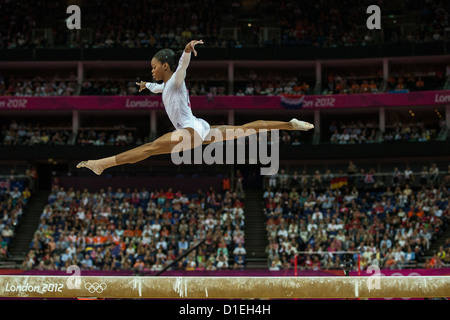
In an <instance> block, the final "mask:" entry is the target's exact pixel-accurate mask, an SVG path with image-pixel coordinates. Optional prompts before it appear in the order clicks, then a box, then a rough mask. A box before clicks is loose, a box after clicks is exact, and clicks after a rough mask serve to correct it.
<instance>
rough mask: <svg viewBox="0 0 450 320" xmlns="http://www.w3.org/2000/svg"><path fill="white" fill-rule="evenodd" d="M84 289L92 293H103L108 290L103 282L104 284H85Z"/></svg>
mask: <svg viewBox="0 0 450 320" xmlns="http://www.w3.org/2000/svg"><path fill="white" fill-rule="evenodd" d="M84 288H85V289H86V290H87V291H89V292H90V293H94V292H97V293H102V292H103V291H105V290H106V288H107V285H106V283H104V282H102V283H98V282H94V283H90V282H86V283H85V284H84Z"/></svg>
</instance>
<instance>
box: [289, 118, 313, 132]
mask: <svg viewBox="0 0 450 320" xmlns="http://www.w3.org/2000/svg"><path fill="white" fill-rule="evenodd" d="M289 123H290V124H291V125H292V129H293V130H301V131H308V130H311V129H314V125H313V124H311V123H309V122H305V121H300V120H297V119H295V118H294V119H292V120H291V121H289Z"/></svg>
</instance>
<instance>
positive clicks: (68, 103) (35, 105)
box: [0, 90, 450, 110]
mask: <svg viewBox="0 0 450 320" xmlns="http://www.w3.org/2000/svg"><path fill="white" fill-rule="evenodd" d="M190 100H191V104H192V107H193V109H194V110H195V109H204V110H207V109H214V110H239V109H280V110H282V109H286V108H288V109H293V108H294V109H300V108H302V109H328V108H368V107H401V106H418V105H429V106H436V105H441V104H450V90H443V91H423V92H410V93H379V94H351V95H321V96H315V95H308V96H283V97H280V96H215V97H212V98H210V97H208V96H191V97H190ZM282 100H283V101H282ZM289 100H293V101H294V102H293V103H292V104H290V102H289ZM282 102H283V103H282ZM287 105H289V107H287ZM163 108H164V106H163V104H162V100H161V95H158V96H70V97H66V96H63V97H0V110H130V109H141V110H142V109H144V110H145V109H163Z"/></svg>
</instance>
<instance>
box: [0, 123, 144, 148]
mask: <svg viewBox="0 0 450 320" xmlns="http://www.w3.org/2000/svg"><path fill="white" fill-rule="evenodd" d="M135 131H136V130H135V128H127V127H125V126H123V125H117V126H114V127H110V128H109V127H108V128H101V127H98V128H97V127H95V128H80V129H79V131H78V132H77V134H74V133H73V132H72V128H68V127H66V126H64V127H56V126H55V127H49V126H41V125H40V124H38V123H35V124H31V123H28V124H25V123H24V122H20V121H19V122H16V120H12V121H11V123H10V124H9V125H3V126H2V129H1V132H0V144H2V145H4V146H33V145H49V146H62V145H76V146H124V145H141V144H143V143H146V142H148V137H141V136H140V135H139V134H136V132H135Z"/></svg>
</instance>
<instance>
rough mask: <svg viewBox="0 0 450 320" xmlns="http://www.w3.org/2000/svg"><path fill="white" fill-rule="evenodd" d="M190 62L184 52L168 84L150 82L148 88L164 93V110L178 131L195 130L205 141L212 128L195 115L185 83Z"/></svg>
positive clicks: (189, 57) (189, 56) (188, 55)
mask: <svg viewBox="0 0 450 320" xmlns="http://www.w3.org/2000/svg"><path fill="white" fill-rule="evenodd" d="M190 60H191V54H190V53H186V52H184V51H183V54H182V56H181V58H180V61H179V63H178V67H177V69H176V70H175V72H174V73H173V75H172V77H170V79H169V80H168V81H167V82H166V83H163V84H157V83H150V82H148V83H147V84H146V87H147V89H149V90H150V91H151V92H153V93H162V100H163V103H164V108H165V109H166V113H167V115H168V116H169V119H170V121H171V122H172V124H173V126H174V127H175V128H176V129H183V128H193V129H194V130H195V131H197V132H198V133H199V134H200V136H201V137H202V140H205V138H206V136H207V134H208V132H209V130H210V126H209V124H208V122H206V121H205V120H203V119H200V118H197V117H195V116H194V115H193V113H192V109H191V103H190V100H189V91H188V90H187V88H186V83H185V81H184V79H185V78H186V69H187V67H188V66H189V62H190Z"/></svg>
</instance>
